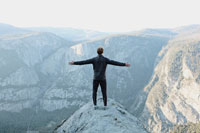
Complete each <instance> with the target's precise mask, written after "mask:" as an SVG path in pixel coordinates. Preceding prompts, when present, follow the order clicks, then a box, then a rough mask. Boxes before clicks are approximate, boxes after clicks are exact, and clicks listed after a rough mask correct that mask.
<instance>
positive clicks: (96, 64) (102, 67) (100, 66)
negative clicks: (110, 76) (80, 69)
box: [74, 55, 126, 80]
mask: <svg viewBox="0 0 200 133" xmlns="http://www.w3.org/2000/svg"><path fill="white" fill-rule="evenodd" d="M84 64H92V65H93V70H94V77H93V79H94V80H105V79H106V74H105V72H106V67H107V64H111V65H116V66H125V65H126V64H125V63H121V62H117V61H114V60H110V59H108V58H106V57H104V56H103V55H98V56H97V57H94V58H91V59H88V60H83V61H76V62H74V65H84Z"/></svg>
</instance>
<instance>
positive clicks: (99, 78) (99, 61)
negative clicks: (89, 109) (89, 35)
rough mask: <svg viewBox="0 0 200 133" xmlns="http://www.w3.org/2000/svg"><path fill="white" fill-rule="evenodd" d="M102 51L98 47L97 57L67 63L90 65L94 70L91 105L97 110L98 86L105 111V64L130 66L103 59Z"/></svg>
mask: <svg viewBox="0 0 200 133" xmlns="http://www.w3.org/2000/svg"><path fill="white" fill-rule="evenodd" d="M103 51H104V49H103V48H102V47H99V48H98V49H97V53H98V56H97V57H94V58H91V59H88V60H84V61H76V62H73V61H71V62H69V64H70V65H84V64H92V65H93V70H94V77H93V103H94V109H97V106H96V105H97V89H98V86H99V84H100V86H101V91H102V95H103V101H104V109H106V106H107V94H106V74H105V72H106V67H107V64H111V65H116V66H127V67H129V66H130V64H128V63H121V62H117V61H114V60H110V59H108V58H106V57H104V56H103V55H102V54H103Z"/></svg>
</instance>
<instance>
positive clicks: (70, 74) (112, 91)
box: [0, 32, 169, 131]
mask: <svg viewBox="0 0 200 133" xmlns="http://www.w3.org/2000/svg"><path fill="white" fill-rule="evenodd" d="M168 40H169V38H167V37H158V36H142V35H141V36H134V35H123V34H122V35H114V36H108V37H105V38H103V39H96V40H93V41H88V42H83V43H79V44H76V45H73V46H71V45H69V43H68V42H67V41H66V40H65V39H63V38H60V37H59V36H56V35H55V34H52V33H43V32H42V33H40V32H32V33H26V34H20V35H12V36H11V35H7V36H3V37H1V38H0V49H1V51H2V52H1V53H2V55H4V56H1V61H2V62H4V63H2V65H1V68H2V69H1V70H0V73H1V75H2V77H1V78H0V92H1V94H0V98H1V108H0V109H1V111H2V112H1V113H0V119H1V120H2V121H5V119H6V120H7V121H8V120H10V121H9V122H7V123H16V122H15V121H17V119H18V117H19V116H22V114H25V116H26V117H22V118H23V119H22V121H20V122H19V123H20V124H19V125H20V126H22V128H23V129H27V126H28V125H26V124H23V122H26V123H29V124H30V125H31V126H30V129H37V130H41V131H47V130H51V129H49V127H48V126H47V125H48V123H49V121H51V122H50V123H54V124H53V125H56V123H57V122H59V121H60V120H62V119H63V118H62V117H63V114H65V117H70V115H72V113H73V112H74V111H75V110H77V109H78V108H79V107H80V106H82V105H84V104H85V103H87V102H88V101H89V100H91V87H92V82H91V81H92V77H93V71H92V66H91V65H89V66H70V65H68V62H69V61H71V60H83V59H88V58H92V57H94V56H97V53H96V49H97V47H98V46H100V45H101V46H103V47H104V48H105V53H104V55H105V56H106V57H108V58H111V59H114V60H118V61H121V62H129V63H130V64H131V67H133V68H134V69H133V68H132V69H131V67H130V68H125V67H116V66H108V69H107V81H108V84H107V85H108V97H111V98H113V99H115V100H116V101H118V102H120V103H121V104H123V105H124V106H125V107H126V108H128V109H130V105H133V101H134V102H135V103H138V102H139V101H138V97H137V95H138V94H139V93H140V91H142V90H143V88H144V86H145V85H146V84H147V83H148V81H149V80H150V78H151V75H152V73H153V70H154V63H155V60H156V57H157V54H158V52H159V51H160V50H161V48H162V47H163V46H165V45H166V44H167V42H168ZM130 48H131V49H130ZM122 49H123V50H122ZM3 53H4V54H3ZM100 95H101V92H100V89H99V91H98V97H99V96H100ZM5 111H7V112H5ZM11 112H12V114H15V115H14V117H15V118H11V117H10V116H11V115H10V114H11ZM2 125H5V126H3V127H1V128H4V129H7V128H11V127H10V126H8V125H6V123H3V124H1V126H2ZM50 128H51V127H50Z"/></svg>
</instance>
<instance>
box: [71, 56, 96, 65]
mask: <svg viewBox="0 0 200 133" xmlns="http://www.w3.org/2000/svg"><path fill="white" fill-rule="evenodd" d="M92 63H93V58H92V59H88V60H83V61H75V62H74V61H71V62H69V64H70V65H85V64H92Z"/></svg>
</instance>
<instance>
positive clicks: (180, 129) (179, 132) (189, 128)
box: [172, 123, 200, 133]
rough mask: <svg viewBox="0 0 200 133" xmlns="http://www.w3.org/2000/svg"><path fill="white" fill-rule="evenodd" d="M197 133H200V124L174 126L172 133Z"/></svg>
mask: <svg viewBox="0 0 200 133" xmlns="http://www.w3.org/2000/svg"><path fill="white" fill-rule="evenodd" d="M192 132H195V133H199V132H200V123H187V124H184V125H178V124H177V125H175V126H174V128H173V130H172V133H192Z"/></svg>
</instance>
